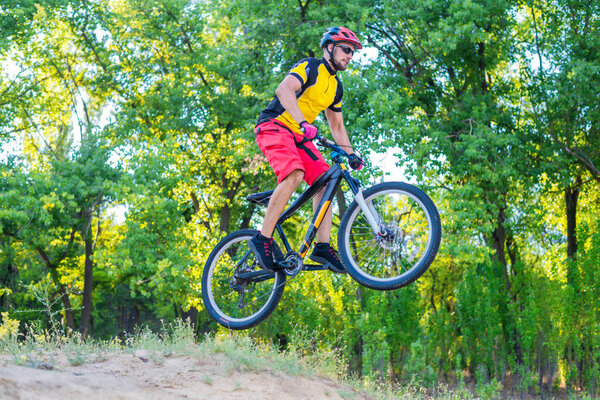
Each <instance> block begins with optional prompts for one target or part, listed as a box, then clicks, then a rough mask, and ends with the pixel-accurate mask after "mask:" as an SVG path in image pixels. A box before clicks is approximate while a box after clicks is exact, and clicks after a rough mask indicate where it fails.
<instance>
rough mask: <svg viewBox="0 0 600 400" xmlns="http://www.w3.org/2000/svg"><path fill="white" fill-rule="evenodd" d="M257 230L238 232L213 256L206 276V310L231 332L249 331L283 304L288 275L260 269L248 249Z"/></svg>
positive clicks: (216, 250)
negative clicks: (282, 299) (281, 300)
mask: <svg viewBox="0 0 600 400" xmlns="http://www.w3.org/2000/svg"><path fill="white" fill-rule="evenodd" d="M255 234H256V231H255V230H251V229H245V230H241V231H238V232H234V233H232V234H230V235H228V236H226V237H225V238H223V240H221V242H219V244H217V246H216V247H215V248H214V250H213V251H212V252H211V254H210V256H209V257H208V260H207V261H206V265H205V266H204V271H203V272H202V298H203V300H204V305H205V307H206V310H207V311H208V313H209V314H210V316H211V317H212V318H214V319H215V320H216V321H217V322H218V323H219V324H221V325H223V326H225V327H226V328H229V329H236V330H239V329H248V328H251V327H253V326H255V325H257V324H258V323H260V322H262V321H263V320H264V319H265V318H267V317H268V316H269V315H270V314H271V313H272V312H273V310H274V309H275V307H276V306H277V303H279V300H280V299H281V295H282V294H283V289H284V286H285V279H286V278H285V274H284V273H283V272H281V271H276V272H267V271H264V270H263V269H261V268H260V266H259V264H258V262H257V261H256V259H255V257H254V254H253V253H252V251H251V250H250V248H249V247H248V240H250V238H252V236H254V235H255Z"/></svg>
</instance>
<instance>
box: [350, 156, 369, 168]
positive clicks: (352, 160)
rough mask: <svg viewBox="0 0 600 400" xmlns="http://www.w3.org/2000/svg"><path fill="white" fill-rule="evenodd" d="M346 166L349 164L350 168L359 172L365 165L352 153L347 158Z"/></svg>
mask: <svg viewBox="0 0 600 400" xmlns="http://www.w3.org/2000/svg"><path fill="white" fill-rule="evenodd" d="M348 164H350V168H352V169H355V170H359V169H362V167H363V166H364V165H365V162H364V161H363V159H362V158H360V157H359V156H357V155H356V154H354V153H352V154H350V157H348Z"/></svg>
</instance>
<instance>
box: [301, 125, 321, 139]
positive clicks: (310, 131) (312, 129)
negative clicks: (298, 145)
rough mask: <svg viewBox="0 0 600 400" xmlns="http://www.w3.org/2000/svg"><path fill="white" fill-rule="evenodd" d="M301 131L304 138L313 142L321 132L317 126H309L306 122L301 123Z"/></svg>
mask: <svg viewBox="0 0 600 400" xmlns="http://www.w3.org/2000/svg"><path fill="white" fill-rule="evenodd" d="M300 131H301V132H302V133H303V134H304V137H305V138H307V139H308V140H313V139H314V138H315V137H317V132H318V131H319V130H318V129H317V127H316V126H314V125H312V124H309V123H308V122H306V121H302V122H300Z"/></svg>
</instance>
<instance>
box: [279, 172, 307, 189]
mask: <svg viewBox="0 0 600 400" xmlns="http://www.w3.org/2000/svg"><path fill="white" fill-rule="evenodd" d="M303 179H304V171H302V170H301V169H295V170H293V171H292V172H290V174H289V175H288V176H286V177H285V178H284V180H283V181H282V183H283V182H286V183H287V184H289V185H293V186H294V187H298V186H300V184H301V183H302V180H303Z"/></svg>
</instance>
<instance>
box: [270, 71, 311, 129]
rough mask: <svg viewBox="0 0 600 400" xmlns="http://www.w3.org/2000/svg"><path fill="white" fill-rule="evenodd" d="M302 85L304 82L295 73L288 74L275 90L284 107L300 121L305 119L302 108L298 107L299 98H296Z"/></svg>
mask: <svg viewBox="0 0 600 400" xmlns="http://www.w3.org/2000/svg"><path fill="white" fill-rule="evenodd" d="M301 87H302V83H301V82H300V81H299V80H298V78H296V77H295V76H293V75H288V76H286V77H285V78H284V79H283V81H281V83H280V84H279V87H278V88H277V90H275V94H276V95H277V98H278V99H279V102H280V103H281V105H282V106H283V108H285V110H286V111H287V112H289V113H290V115H291V116H292V118H294V119H295V120H296V122H298V123H300V122H302V121H304V120H305V118H304V115H303V114H302V111H300V108H299V107H298V99H296V92H297V91H298V90H300V88H301Z"/></svg>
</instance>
